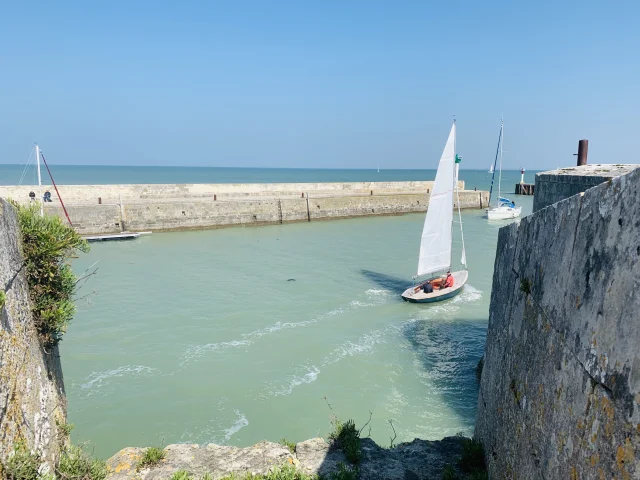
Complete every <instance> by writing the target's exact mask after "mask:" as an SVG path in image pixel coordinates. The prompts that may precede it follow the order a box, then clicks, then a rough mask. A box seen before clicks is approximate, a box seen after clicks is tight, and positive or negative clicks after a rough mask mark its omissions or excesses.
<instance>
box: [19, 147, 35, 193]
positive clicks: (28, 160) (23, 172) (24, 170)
mask: <svg viewBox="0 0 640 480" xmlns="http://www.w3.org/2000/svg"><path fill="white" fill-rule="evenodd" d="M32 156H34V155H33V148H32V149H31V150H30V151H29V158H27V163H25V165H24V168H23V169H22V175H20V180H19V181H18V185H22V181H23V180H24V177H25V175H26V174H27V168H29V165H31V157H32Z"/></svg>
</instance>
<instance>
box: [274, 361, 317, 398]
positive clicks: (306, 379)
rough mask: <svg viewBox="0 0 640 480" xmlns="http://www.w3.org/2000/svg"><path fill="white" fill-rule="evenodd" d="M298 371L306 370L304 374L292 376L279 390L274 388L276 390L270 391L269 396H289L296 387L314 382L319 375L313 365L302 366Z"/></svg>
mask: <svg viewBox="0 0 640 480" xmlns="http://www.w3.org/2000/svg"><path fill="white" fill-rule="evenodd" d="M299 369H300V370H302V371H305V370H306V372H305V373H296V374H294V375H293V376H292V377H291V378H290V379H289V381H288V383H286V384H285V385H284V386H280V387H279V388H278V387H276V389H274V390H272V391H271V392H270V393H271V395H273V396H276V397H277V396H280V395H289V394H291V392H293V389H294V388H296V387H297V386H299V385H304V384H309V383H312V382H315V381H316V380H317V379H318V375H319V374H320V369H319V368H318V367H316V366H315V365H309V366H307V365H303V366H301V367H299Z"/></svg>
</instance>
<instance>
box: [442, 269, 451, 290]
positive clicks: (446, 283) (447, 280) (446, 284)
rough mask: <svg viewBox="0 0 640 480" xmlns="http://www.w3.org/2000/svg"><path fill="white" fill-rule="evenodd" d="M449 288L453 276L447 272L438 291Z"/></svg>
mask: <svg viewBox="0 0 640 480" xmlns="http://www.w3.org/2000/svg"><path fill="white" fill-rule="evenodd" d="M451 287H453V275H451V272H447V276H446V277H445V279H444V281H443V282H442V284H441V285H440V289H441V290H442V289H443V288H451Z"/></svg>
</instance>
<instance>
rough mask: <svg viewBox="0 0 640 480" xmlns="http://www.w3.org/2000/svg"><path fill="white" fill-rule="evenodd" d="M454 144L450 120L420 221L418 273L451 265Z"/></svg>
mask: <svg viewBox="0 0 640 480" xmlns="http://www.w3.org/2000/svg"><path fill="white" fill-rule="evenodd" d="M455 144H456V124H455V123H454V124H453V126H452V127H451V132H450V133H449V138H448V139H447V144H446V145H445V147H444V151H443V152H442V157H440V163H439V164H438V172H437V173H436V181H435V183H434V185H433V191H432V192H431V198H430V200H429V207H428V209H427V217H426V219H425V221H424V229H423V230H422V241H421V242H420V260H419V261H418V276H421V275H428V274H430V273H434V272H437V271H441V270H445V269H447V268H449V267H450V266H451V227H452V224H453V188H454V161H455V154H456V152H455V149H456V148H455Z"/></svg>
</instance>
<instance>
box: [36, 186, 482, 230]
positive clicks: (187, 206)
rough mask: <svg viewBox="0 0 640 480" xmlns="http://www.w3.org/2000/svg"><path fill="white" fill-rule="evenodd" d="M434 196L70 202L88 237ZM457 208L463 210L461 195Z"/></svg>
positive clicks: (341, 210) (296, 218)
mask: <svg viewBox="0 0 640 480" xmlns="http://www.w3.org/2000/svg"><path fill="white" fill-rule="evenodd" d="M487 202H488V193H487V192H484V191H479V192H476V191H470V190H464V191H462V192H460V208H463V209H466V208H481V207H483V206H484V207H486V205H487ZM428 204H429V194H427V193H414V194H392V193H389V194H384V195H383V194H378V195H375V194H374V195H371V194H370V192H369V193H368V194H366V195H365V194H360V195H355V194H349V195H335V194H332V195H329V194H327V193H324V194H322V195H318V194H314V195H311V197H309V195H308V194H305V196H304V197H302V196H295V197H293V196H286V197H282V198H281V197H270V196H260V195H259V196H255V197H245V198H238V197H235V198H224V197H223V198H221V199H216V200H213V199H212V198H206V199H204V198H193V197H185V198H179V199H174V200H172V201H158V200H146V201H141V200H138V201H132V202H124V201H123V203H122V204H106V203H102V204H97V203H96V204H86V203H85V204H65V205H66V208H67V212H68V213H69V217H70V218H71V221H72V222H73V226H74V228H75V229H76V230H77V231H78V232H80V233H81V234H83V235H99V234H108V233H120V232H122V231H125V230H126V231H133V232H135V231H149V230H150V231H169V230H187V229H199V228H218V227H225V226H231V225H265V224H277V223H288V222H300V221H313V220H323V219H332V218H348V217H356V216H366V215H394V214H402V213H411V212H425V211H426V209H427V206H428ZM455 207H456V208H457V198H456V204H455ZM45 213H47V214H48V215H57V216H59V217H60V218H62V219H63V220H64V221H65V222H66V221H67V220H66V217H65V216H64V212H63V209H62V207H61V206H60V205H59V204H56V203H46V204H45Z"/></svg>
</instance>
